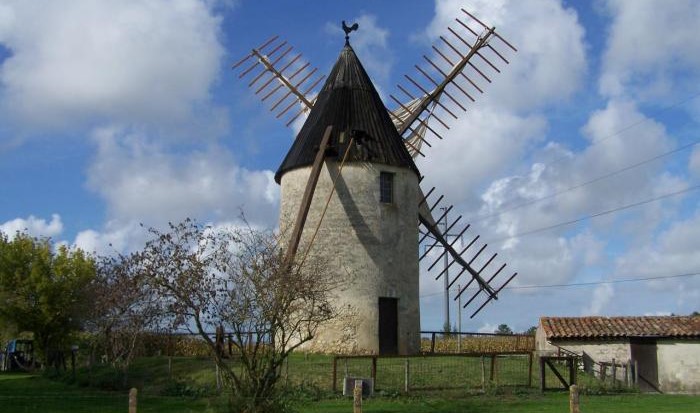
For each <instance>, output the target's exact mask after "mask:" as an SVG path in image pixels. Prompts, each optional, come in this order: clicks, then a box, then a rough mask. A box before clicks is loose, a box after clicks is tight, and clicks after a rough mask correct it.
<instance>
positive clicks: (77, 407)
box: [0, 374, 221, 413]
mask: <svg viewBox="0 0 700 413" xmlns="http://www.w3.org/2000/svg"><path fill="white" fill-rule="evenodd" d="M220 404H221V402H220V401H219V400H209V399H197V400H194V399H187V398H179V397H163V396H153V395H142V396H139V398H138V407H139V408H138V411H139V413H142V412H143V413H158V412H168V413H170V412H172V413H189V412H206V411H212V412H213V411H215V410H213V409H214V407H215V406H217V405H220ZM127 409H128V392H127V391H121V392H116V391H98V390H92V389H85V388H81V387H78V386H71V385H68V384H65V383H62V382H57V381H53V380H49V379H47V378H44V377H41V376H33V375H29V374H2V375H0V411H1V412H2V413H44V412H46V413H124V412H126V411H127Z"/></svg>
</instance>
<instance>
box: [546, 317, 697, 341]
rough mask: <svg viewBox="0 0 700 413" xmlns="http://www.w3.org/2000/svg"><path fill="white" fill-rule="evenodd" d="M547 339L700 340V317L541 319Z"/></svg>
mask: <svg viewBox="0 0 700 413" xmlns="http://www.w3.org/2000/svg"><path fill="white" fill-rule="evenodd" d="M540 325H541V326H542V328H543V330H544V332H545V335H546V336H547V339H552V338H555V339H556V338H604V337H608V338H612V337H620V338H622V337H686V338H689V337H700V316H648V317H647V316H645V317H541V318H540Z"/></svg>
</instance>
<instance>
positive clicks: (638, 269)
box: [0, 0, 700, 331]
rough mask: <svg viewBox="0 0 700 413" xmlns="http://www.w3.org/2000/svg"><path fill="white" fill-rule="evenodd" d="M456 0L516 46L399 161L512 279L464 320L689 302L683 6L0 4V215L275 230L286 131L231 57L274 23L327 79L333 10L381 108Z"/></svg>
mask: <svg viewBox="0 0 700 413" xmlns="http://www.w3.org/2000/svg"><path fill="white" fill-rule="evenodd" d="M461 7H463V8H465V9H467V10H469V11H471V12H472V13H474V14H476V15H477V16H478V17H479V18H480V19H481V20H482V21H484V22H486V23H487V24H489V25H494V26H496V30H497V32H498V33H500V34H501V35H502V36H503V37H504V38H506V39H508V40H509V41H510V42H511V43H512V44H513V45H515V46H516V47H517V49H518V52H517V53H510V54H509V55H508V60H509V62H510V64H508V65H503V64H502V65H501V73H500V74H494V75H493V76H492V80H493V83H491V84H485V85H482V86H484V94H479V95H478V96H477V97H476V98H477V99H476V102H474V103H470V104H469V107H468V110H467V113H462V114H460V116H459V119H458V120H456V121H452V122H451V123H450V129H449V130H444V131H443V133H442V134H443V137H444V139H442V140H438V139H433V140H431V143H432V144H433V146H432V147H431V148H426V149H425V151H424V153H425V155H426V156H425V157H421V158H419V159H418V160H417V163H418V167H419V168H420V170H421V173H422V174H423V175H424V176H425V179H424V181H423V184H422V185H423V187H424V189H429V188H430V187H432V186H436V187H437V191H439V192H440V193H443V194H445V197H446V199H447V200H449V203H450V204H454V205H455V211H459V213H460V214H462V215H463V216H464V218H463V220H465V222H471V223H472V229H473V230H470V232H469V234H480V235H481V239H482V240H484V242H488V243H489V250H490V251H492V252H498V253H499V256H498V259H499V260H501V262H506V263H507V264H508V267H507V268H509V269H512V270H514V271H517V272H518V273H519V275H518V276H517V277H516V278H515V280H514V281H513V282H512V283H511V284H510V285H509V286H508V287H507V288H505V289H504V290H503V291H502V292H501V294H500V296H499V300H498V301H497V302H493V303H492V304H489V305H488V306H487V307H486V308H485V309H484V310H483V311H482V312H481V313H480V314H479V315H477V316H476V317H475V318H473V319H469V315H471V313H472V311H473V309H474V308H473V307H470V308H468V309H467V310H465V311H464V312H463V314H462V316H463V323H462V329H463V330H464V331H492V330H494V329H495V328H496V326H498V325H499V324H502V323H506V324H508V325H510V326H511V327H512V328H513V329H514V330H515V331H523V330H525V329H527V328H528V327H530V326H532V325H536V324H537V320H538V318H539V317H540V316H584V315H657V314H671V313H674V314H689V313H691V312H693V311H697V310H700V305H698V302H700V276H699V275H697V274H698V273H699V272H700V254H699V253H698V245H700V204H699V201H700V196H699V193H700V187H699V186H698V185H699V184H700V145H697V143H698V142H700V133H699V132H698V130H700V128H699V126H700V42H698V41H697V39H698V38H700V25H698V24H697V22H698V21H700V2H697V1H692V0H674V1H650V0H635V1H631V0H627V1H621V0H594V1H562V0H531V1H527V2H523V1H506V0H488V1H487V0H472V1H466V0H464V1H453V0H436V1H435V2H432V1H425V0H420V1H419V0H408V1H403V2H401V3H400V6H398V3H396V2H377V1H369V0H366V1H361V0H356V1H344V2H328V1H269V2H253V1H247V0H228V1H227V0H173V1H170V0H167V1H166V0H148V1H147V0H123V1H111V2H104V1H97V0H70V1H62V2H59V1H48V0H47V1H39V0H29V1H27V0H0V176H2V177H3V178H4V179H3V180H2V183H1V184H0V230H1V231H4V232H6V233H7V234H14V233H15V232H16V231H18V230H24V231H27V232H28V233H30V234H32V235H35V236H47V237H51V238H52V239H54V240H55V241H56V242H61V243H66V244H68V245H74V246H77V247H80V248H83V249H85V250H87V251H94V252H96V253H98V254H110V253H115V252H122V251H129V250H131V249H135V248H138V247H139V246H140V245H142V244H143V242H144V240H145V239H146V237H147V234H146V233H145V232H144V230H143V228H141V227H140V225H139V224H140V223H143V224H145V225H147V226H156V227H157V226H162V225H164V224H165V223H167V222H168V221H169V220H170V221H179V220H181V219H184V218H185V217H193V218H196V219H198V220H200V221H202V222H208V223H214V224H226V223H229V224H236V223H240V222H241V221H240V217H241V213H244V214H245V217H246V219H247V220H248V221H249V222H250V223H251V224H253V225H255V226H258V227H261V228H274V227H275V226H276V225H277V218H278V209H279V187H278V185H277V184H276V183H275V182H274V180H273V175H274V171H275V170H276V169H277V167H278V166H279V164H280V162H281V161H282V159H283V157H284V155H285V154H286V152H287V150H288V148H289V147H290V145H291V142H292V141H293V139H294V135H295V128H294V127H292V128H288V127H285V125H284V123H285V122H282V121H280V120H277V119H275V117H274V114H272V113H270V111H269V105H265V104H263V103H261V102H260V101H259V99H258V98H257V97H256V96H255V95H254V91H251V90H250V89H248V87H247V81H246V80H245V79H244V80H241V79H238V72H236V71H232V70H231V64H232V63H233V62H235V61H237V60H239V59H240V58H241V57H243V56H245V55H246V54H247V53H249V52H250V50H251V48H253V47H256V46H258V45H260V44H261V43H263V42H264V41H265V40H266V39H268V38H269V37H271V36H272V35H280V37H281V38H284V39H285V40H287V41H288V42H289V43H290V44H291V45H293V46H294V47H295V50H297V51H299V52H302V53H303V59H305V61H307V62H309V63H310V64H311V65H312V66H313V67H317V68H318V69H319V73H328V71H329V70H330V68H331V67H332V65H333V63H334V62H335V60H336V59H337V57H338V54H339V52H340V49H341V48H342V45H343V34H342V31H341V30H340V21H341V20H346V21H347V22H358V23H359V25H360V28H359V30H358V31H357V32H356V33H353V34H352V39H351V42H352V45H353V47H354V49H355V51H356V52H357V54H358V56H359V58H360V60H361V61H362V63H363V65H364V66H365V68H366V69H367V71H368V73H369V74H370V76H371V77H372V79H373V81H374V82H375V85H376V86H377V89H378V90H379V92H380V94H381V95H382V97H383V98H384V100H385V103H386V104H387V106H388V107H389V108H394V107H395V105H392V103H393V102H392V101H391V100H389V99H388V96H389V94H397V88H396V84H397V83H399V82H400V83H402V84H403V83H405V82H402V81H401V79H403V75H404V74H411V75H413V74H416V73H417V72H416V71H415V69H414V68H413V65H414V64H418V63H421V62H422V59H423V58H422V55H424V54H426V55H428V56H433V54H432V52H431V44H438V43H439V42H440V40H439V36H440V35H443V34H445V33H447V27H448V26H450V27H455V25H456V23H455V22H454V19H455V18H456V17H460V18H461V17H463V16H464V15H463V14H462V13H461V11H460V8H461ZM494 44H495V43H494ZM421 64H423V63H421ZM298 126H299V125H295V127H296V128H298ZM425 267H427V266H426V265H423V268H422V271H421V291H420V294H421V320H422V321H421V323H422V329H423V330H436V329H440V328H441V327H442V324H443V322H444V320H443V312H442V305H443V301H442V300H443V295H442V292H441V288H442V283H441V282H440V281H435V280H434V276H435V275H436V274H435V271H432V272H428V271H427V269H426V268H425ZM460 282H461V280H460ZM496 285H499V284H498V282H497V283H496ZM453 295H454V294H453ZM470 309H471V310H472V311H469V310H470ZM456 311H457V309H456V305H455V304H454V303H453V304H452V320H453V322H454V320H455V319H456Z"/></svg>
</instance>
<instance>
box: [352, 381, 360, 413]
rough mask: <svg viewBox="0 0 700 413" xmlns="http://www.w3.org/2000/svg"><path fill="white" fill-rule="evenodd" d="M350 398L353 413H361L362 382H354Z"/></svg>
mask: <svg viewBox="0 0 700 413" xmlns="http://www.w3.org/2000/svg"><path fill="white" fill-rule="evenodd" d="M352 396H353V403H352V411H353V413H362V380H355V389H354V390H353V392H352Z"/></svg>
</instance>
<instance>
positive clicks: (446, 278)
mask: <svg viewBox="0 0 700 413" xmlns="http://www.w3.org/2000/svg"><path fill="white" fill-rule="evenodd" d="M440 209H441V210H442V211H444V213H445V217H444V225H445V239H446V240H447V239H448V238H447V237H448V235H449V234H448V233H447V222H448V221H447V212H448V211H447V208H446V207H440ZM448 256H449V254H447V253H446V252H445V259H444V266H445V276H444V277H443V278H442V280H443V281H444V285H445V326H446V327H447V330H448V331H449V329H450V328H452V324H451V323H450V287H449V285H450V273H449V272H448V271H449V270H448V268H447V266H448V265H449V264H450V262H449V257H448Z"/></svg>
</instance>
